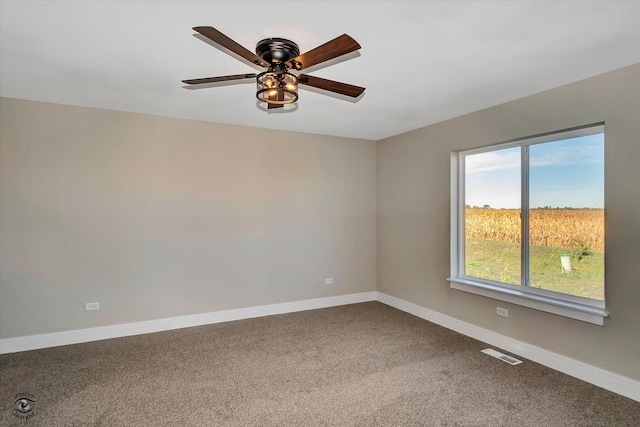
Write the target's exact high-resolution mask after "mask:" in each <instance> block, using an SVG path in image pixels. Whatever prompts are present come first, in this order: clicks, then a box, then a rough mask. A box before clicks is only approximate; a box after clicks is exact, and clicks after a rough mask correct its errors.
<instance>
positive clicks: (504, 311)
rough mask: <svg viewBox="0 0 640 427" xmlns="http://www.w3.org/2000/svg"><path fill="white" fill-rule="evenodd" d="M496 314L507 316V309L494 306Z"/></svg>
mask: <svg viewBox="0 0 640 427" xmlns="http://www.w3.org/2000/svg"><path fill="white" fill-rule="evenodd" d="M496 314H497V315H498V316H502V317H509V310H507V309H506V308H502V307H496Z"/></svg>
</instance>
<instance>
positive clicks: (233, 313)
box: [0, 291, 376, 354]
mask: <svg viewBox="0 0 640 427" xmlns="http://www.w3.org/2000/svg"><path fill="white" fill-rule="evenodd" d="M375 299H376V292H375V291H372V292H362V293H357V294H349V295H338V296H334V297H326V298H316V299H310V300H303V301H294V302H286V303H281V304H270V305H262V306H257V307H248V308H239V309H235V310H224V311H215V312H211V313H202V314H194V315H191V316H180V317H171V318H166V319H157V320H149V321H145V322H135V323H125V324H120V325H111V326H101V327H97V328H87V329H77V330H73V331H64V332H55V333H50V334H42V335H30V336H25V337H17V338H5V339H0V354H4V353H16V352H19V351H27V350H37V349H40V348H48V347H57V346H61V345H69V344H79V343H84V342H91V341H99V340H105V339H110V338H120V337H127V336H131V335H140V334H148V333H152V332H161V331H169V330H172V329H180V328H189V327H191V326H200V325H208V324H212V323H222V322H230V321H233V320H242V319H250V318H254V317H262V316H271V315H274V314H284V313H294V312H296V311H304V310H314V309H318V308H327V307H335V306H339V305H346V304H356V303H360V302H366V301H375Z"/></svg>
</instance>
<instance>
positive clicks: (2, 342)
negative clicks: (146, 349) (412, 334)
mask: <svg viewBox="0 0 640 427" xmlns="http://www.w3.org/2000/svg"><path fill="white" fill-rule="evenodd" d="M376 300H377V301H380V302H381V303H383V304H386V305H389V306H391V307H394V308H397V309H398V310H402V311H404V312H407V313H410V314H412V315H414V316H417V317H420V318H422V319H425V320H428V321H430V322H433V323H435V324H437V325H440V326H443V327H445V328H447V329H451V330H453V331H456V332H459V333H461V334H463V335H466V336H469V337H471V338H475V339H477V340H480V341H482V342H485V343H487V344H490V345H493V346H496V347H498V348H500V349H502V350H506V351H508V352H511V353H513V354H516V355H518V356H521V357H524V358H526V359H529V360H532V361H534V362H537V363H540V364H541V365H544V366H547V367H549V368H551V369H555V370H557V371H560V372H563V373H565V374H567V375H571V376H572V377H575V378H578V379H581V380H583V381H586V382H588V383H591V384H594V385H596V386H598V387H602V388H604V389H606V390H609V391H612V392H614V393H618V394H621V395H622V396H626V397H628V398H630V399H633V400H636V401H639V402H640V381H635V380H633V379H630V378H626V377H623V376H621V375H617V374H614V373H612V372H609V371H605V370H604V369H600V368H597V367H594V366H591V365H588V364H586V363H583V362H579V361H577V360H574V359H570V358H568V357H565V356H562V355H559V354H556V353H553V352H550V351H548V350H545V349H542V348H540V347H536V346H533V345H531V344H527V343H524V342H521V341H518V340H514V339H513V338H509V337H506V336H504V335H501V334H498V333H495V332H492V331H490V330H488V329H484V328H481V327H479V326H476V325H473V324H471V323H467V322H463V321H461V320H458V319H455V318H453V317H449V316H446V315H444V314H441V313H438V312H436V311H433V310H429V309H428V308H425V307H421V306H419V305H416V304H413V303H410V302H407V301H404V300H402V299H399V298H396V297H392V296H390V295H387V294H384V293H382V292H375V291H372V292H362V293H357V294H349V295H339V296H335V297H326V298H316V299H311V300H303V301H294V302H287V303H281V304H271V305H263V306H256V307H248V308H239V309H234V310H224V311H216V312H211V313H203V314H194V315H191V316H180V317H172V318H166V319H158V320H149V321H145V322H135V323H126V324H121V325H111V326H102V327H98V328H88V329H78V330H73V331H64V332H56V333H51V334H42V335H31V336H26V337H17V338H5V339H0V354H4V353H16V352H19V351H27V350H37V349H41V348H48V347H57V346H61V345H69V344H79V343H84V342H91V341H99V340H104V339H110V338H119V337H126V336H131V335H140V334H148V333H152V332H161V331H168V330H172V329H180V328H188V327H192V326H200V325H208V324H213V323H222V322H230V321H233V320H242V319H250V318H255V317H262V316H271V315H274V314H285V313H294V312H297V311H304V310H314V309H318V308H327V307H336V306H340V305H346V304H357V303H361V302H367V301H376Z"/></svg>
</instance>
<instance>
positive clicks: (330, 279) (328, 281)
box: [324, 277, 333, 285]
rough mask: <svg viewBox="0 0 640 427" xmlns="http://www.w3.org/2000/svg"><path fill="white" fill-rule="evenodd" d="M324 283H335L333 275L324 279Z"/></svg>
mask: <svg viewBox="0 0 640 427" xmlns="http://www.w3.org/2000/svg"><path fill="white" fill-rule="evenodd" d="M324 284H325V285H333V277H327V278H326V279H324Z"/></svg>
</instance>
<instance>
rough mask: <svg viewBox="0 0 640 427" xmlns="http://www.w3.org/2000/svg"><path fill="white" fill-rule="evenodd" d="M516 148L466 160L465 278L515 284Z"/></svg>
mask: <svg viewBox="0 0 640 427" xmlns="http://www.w3.org/2000/svg"><path fill="white" fill-rule="evenodd" d="M520 163H521V162H520V147H514V148H507V149H503V150H496V151H491V152H486V153H478V154H469V155H467V156H465V178H464V182H465V204H466V208H465V218H464V227H465V233H464V235H465V246H464V258H465V266H464V274H465V275H467V276H474V277H480V278H483V279H489V280H495V281H499V282H504V283H510V284H513V285H519V284H520Z"/></svg>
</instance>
